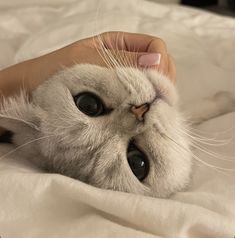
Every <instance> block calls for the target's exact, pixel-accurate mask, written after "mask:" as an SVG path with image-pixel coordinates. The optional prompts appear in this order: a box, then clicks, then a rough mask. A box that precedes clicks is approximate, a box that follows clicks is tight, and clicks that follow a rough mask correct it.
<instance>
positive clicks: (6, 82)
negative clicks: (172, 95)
mask: <svg viewBox="0 0 235 238" xmlns="http://www.w3.org/2000/svg"><path fill="white" fill-rule="evenodd" d="M114 61H115V62H114ZM82 63H89V64H96V65H100V66H103V67H114V66H115V65H116V64H118V65H123V66H132V67H139V68H146V67H151V68H154V69H156V70H158V71H160V72H162V73H163V74H165V75H167V76H168V77H169V79H170V80H171V81H173V82H175V74H176V73H175V64H174V62H173V60H172V58H171V57H170V56H169V55H168V54H167V49H166V44H165V43H164V41H163V40H161V39H159V38H157V37H154V36H150V35H144V34H137V33H126V32H125V33H124V32H106V33H102V34H100V35H98V36H94V37H91V38H87V39H83V40H79V41H77V42H75V43H73V44H70V45H68V46H66V47H64V48H61V49H58V50H56V51H54V52H52V53H49V54H46V55H43V56H40V57H38V58H35V59H31V60H28V61H25V62H22V63H19V64H17V65H14V66H11V67H9V68H7V69H4V70H2V71H0V90H1V93H2V95H4V96H8V95H12V94H14V93H17V92H18V91H19V90H20V89H21V88H22V87H24V89H25V90H26V91H27V92H29V93H30V92H31V91H32V90H33V89H35V88H36V87H37V86H38V85H39V84H41V83H42V82H43V81H45V80H46V79H48V78H49V77H50V76H51V75H52V74H54V73H56V72H57V71H59V70H61V69H62V68H63V67H69V66H72V65H74V64H82Z"/></svg>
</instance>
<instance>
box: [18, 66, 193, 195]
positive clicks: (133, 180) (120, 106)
mask: <svg viewBox="0 0 235 238" xmlns="http://www.w3.org/2000/svg"><path fill="white" fill-rule="evenodd" d="M176 103H177V95H176V91H175V88H174V86H173V84H172V83H171V82H170V81H169V80H168V79H167V78H166V77H165V76H163V75H160V74H159V73H157V72H155V71H153V70H138V69H134V68H122V67H120V68H116V69H108V68H102V67H98V66H94V65H76V66H74V67H72V68H69V69H65V70H64V71H61V72H59V73H58V74H56V75H55V76H53V77H52V78H51V79H49V80H48V81H46V82H45V83H43V84H42V85H41V86H40V87H39V88H37V89H36V90H35V91H34V93H33V95H32V101H31V103H30V104H31V105H33V107H32V108H31V112H30V113H31V114H33V115H32V118H34V119H33V122H32V123H34V124H37V126H38V128H39V130H38V132H36V134H35V132H34V134H33V135H32V136H33V137H34V138H35V137H36V138H42V137H44V139H43V140H38V141H37V142H35V143H34V146H35V147H34V149H35V150H37V151H38V153H40V154H41V156H40V158H38V157H37V158H36V159H34V160H35V161H34V162H36V163H37V164H38V165H40V166H42V167H43V168H45V169H47V170H48V171H50V172H56V173H61V174H64V175H67V176H70V177H73V178H75V179H79V180H81V181H83V182H86V183H88V184H91V185H94V186H97V187H101V188H105V189H113V190H119V191H125V192H131V193H138V194H145V195H150V196H157V197H165V196H168V195H170V194H171V193H173V192H175V191H177V190H180V189H182V188H184V187H185V185H186V184H187V183H188V181H189V176H190V172H191V153H190V150H189V142H188V138H186V136H185V134H184V133H183V132H182V131H183V130H184V128H183V122H182V119H181V115H180V114H179V112H178V110H177V105H176ZM28 134H29V135H30V133H28ZM28 137H30V136H28ZM15 141H16V142H17V141H18V142H17V143H18V144H20V141H21V136H19V135H18V136H17V135H16V137H15ZM30 148H31V150H33V146H31V147H30Z"/></svg>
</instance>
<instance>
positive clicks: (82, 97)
mask: <svg viewBox="0 0 235 238" xmlns="http://www.w3.org/2000/svg"><path fill="white" fill-rule="evenodd" d="M74 101H75V104H76V106H77V107H78V109H79V110H80V111H81V112H83V113H84V114H86V115H88V116H90V117H97V116H100V115H102V114H104V110H105V107H104V104H103V102H102V101H101V99H100V98H99V97H98V96H96V95H95V94H93V93H90V92H84V93H81V94H79V95H77V96H76V97H75V98H74Z"/></svg>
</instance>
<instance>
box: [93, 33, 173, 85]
mask: <svg viewBox="0 0 235 238" xmlns="http://www.w3.org/2000/svg"><path fill="white" fill-rule="evenodd" d="M90 40H92V43H93V46H95V48H101V49H102V48H105V49H106V50H107V51H110V52H112V53H113V55H114V58H115V59H116V61H118V62H119V63H121V62H122V63H123V64H122V65H123V66H129V67H133V66H134V67H136V66H137V67H143V68H146V67H151V68H154V69H156V70H158V71H159V72H161V73H163V74H164V75H167V76H169V78H170V79H171V80H172V81H175V73H176V70H175V64H174V61H173V59H172V57H170V56H169V55H168V53H167V47H166V44H165V42H164V41H163V40H162V39H160V38H157V37H154V36H151V35H145V34H138V33H128V32H105V33H102V34H100V35H98V36H95V37H94V38H90ZM105 58H106V59H107V57H105ZM108 58H109V57H108ZM106 61H107V60H106ZM103 63H104V62H103Z"/></svg>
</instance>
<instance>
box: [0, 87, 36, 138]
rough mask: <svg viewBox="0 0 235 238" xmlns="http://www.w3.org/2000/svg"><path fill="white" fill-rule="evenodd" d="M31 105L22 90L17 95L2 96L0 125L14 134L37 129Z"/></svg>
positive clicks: (33, 107) (33, 108)
mask: <svg viewBox="0 0 235 238" xmlns="http://www.w3.org/2000/svg"><path fill="white" fill-rule="evenodd" d="M34 110H35V106H33V105H32V104H31V103H30V102H29V99H28V97H27V96H26V94H25V93H24V92H21V93H20V94H19V95H18V96H14V97H9V98H3V100H2V103H1V106H0V127H3V128H5V129H7V130H9V131H11V132H13V133H15V134H17V133H21V134H23V133H26V134H28V133H29V132H33V131H38V126H37V125H36V120H35V119H34V113H33V112H34Z"/></svg>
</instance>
